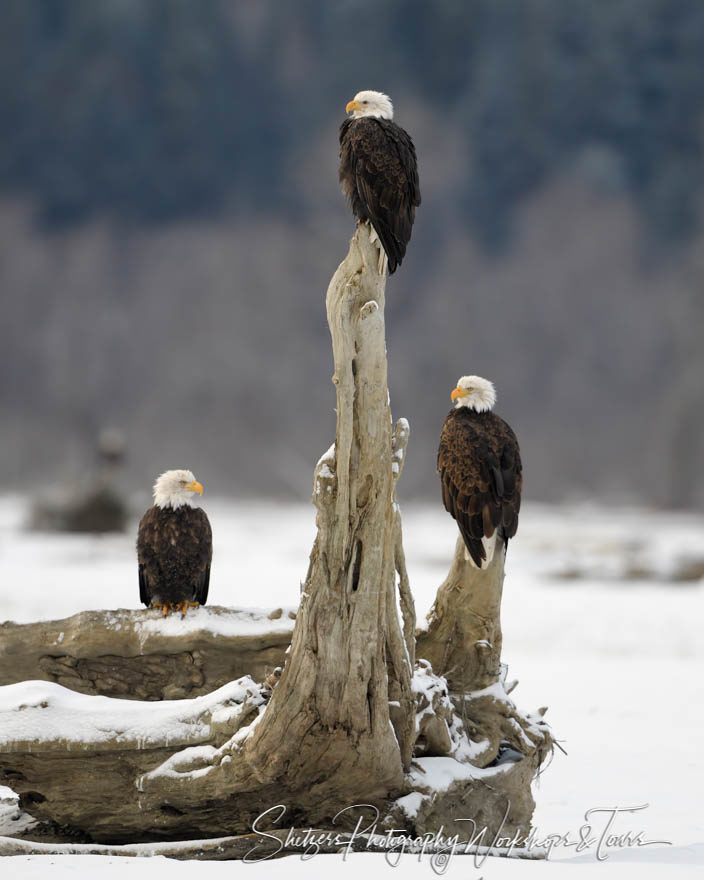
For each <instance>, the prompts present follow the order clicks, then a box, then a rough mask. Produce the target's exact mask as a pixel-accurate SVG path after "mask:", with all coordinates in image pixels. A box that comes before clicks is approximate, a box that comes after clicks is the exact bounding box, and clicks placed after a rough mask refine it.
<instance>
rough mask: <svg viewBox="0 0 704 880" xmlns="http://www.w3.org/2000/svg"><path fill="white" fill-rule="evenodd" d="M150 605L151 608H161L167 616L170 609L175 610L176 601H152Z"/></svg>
mask: <svg viewBox="0 0 704 880" xmlns="http://www.w3.org/2000/svg"><path fill="white" fill-rule="evenodd" d="M149 607H150V608H161V609H162V611H163V612H164V617H166V616H167V615H168V613H169V611H173V610H174V603H173V602H152V604H151V605H150V606H149Z"/></svg>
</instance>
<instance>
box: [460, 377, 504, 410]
mask: <svg viewBox="0 0 704 880" xmlns="http://www.w3.org/2000/svg"><path fill="white" fill-rule="evenodd" d="M450 400H454V401H456V403H455V408H456V409H459V407H461V406H468V407H469V408H470V409H473V410H476V411H477V412H486V411H487V410H490V409H492V407H493V406H494V404H495V403H496V390H495V389H494V386H493V385H492V384H491V382H490V381H489V380H488V379H482V377H481V376H462V378H461V379H458V381H457V387H456V388H455V389H454V391H453V392H452V394H451V395H450Z"/></svg>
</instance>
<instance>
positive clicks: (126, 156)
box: [0, 0, 704, 506]
mask: <svg viewBox="0 0 704 880" xmlns="http://www.w3.org/2000/svg"><path fill="white" fill-rule="evenodd" d="M703 84H704V3H702V2H700V0H569V2H565V0H434V2H432V3H431V2H421V0H388V2H379V0H339V2H334V3H329V2H326V0H301V2H295V3H281V2H279V0H256V2H253V0H252V2H244V0H243V2H237V0H231V2H228V0H203V2H194V0H99V2H96V0H3V3H2V5H1V6H0V124H1V125H2V138H1V139H0V296H1V297H2V316H3V331H4V332H3V334H2V335H3V339H2V345H1V346H0V394H1V405H2V419H1V431H2V452H3V454H2V457H0V485H2V486H3V487H5V488H20V489H22V488H31V487H35V486H37V485H38V484H39V483H40V482H60V481H62V480H63V479H67V478H71V477H76V476H77V475H79V474H80V473H81V472H82V471H84V470H85V469H87V468H90V467H91V466H92V463H93V455H94V447H95V440H96V436H97V434H98V432H99V431H100V429H101V428H103V427H105V426H107V425H113V426H117V427H119V428H121V429H122V430H124V432H125V435H126V439H127V449H128V461H127V465H128V468H127V472H126V474H127V477H128V482H129V484H130V485H132V486H141V487H145V486H149V485H150V484H151V482H152V481H153V478H154V477H155V476H156V474H157V473H159V472H160V471H162V470H164V469H166V468H169V467H189V468H192V469H193V470H194V471H195V472H196V474H197V475H198V478H199V479H200V480H201V481H202V482H203V483H205V485H206V487H207V489H208V492H209V494H236V495H240V496H246V495H254V494H255V493H263V494H266V495H271V496H279V497H284V498H291V499H293V498H296V499H299V500H302V499H303V498H305V497H306V496H307V494H308V493H309V492H310V489H311V485H312V469H313V466H314V464H315V461H316V460H317V458H318V456H319V455H320V454H321V453H322V452H323V450H324V449H325V448H326V447H327V446H328V445H329V443H330V442H331V441H332V439H333V436H334V411H333V409H334V392H333V387H332V385H331V383H330V375H331V371H332V357H331V352H330V342H329V336H328V330H327V324H326V320H325V308H324V296H325V291H326V287H327V284H328V281H329V279H330V276H331V275H332V273H333V271H334V270H335V268H336V266H337V264H338V263H339V262H340V261H341V260H342V258H343V257H344V255H345V253H346V251H347V245H348V239H349V237H350V236H351V235H352V233H353V231H354V221H353V219H352V217H351V214H350V211H349V209H348V207H347V206H346V205H345V202H344V199H343V196H342V194H341V192H340V189H339V185H338V182H337V161H338V142H337V129H338V126H339V124H340V122H341V121H342V119H343V118H344V107H345V104H346V102H347V101H348V100H350V99H351V98H352V97H353V95H354V94H355V92H357V91H358V90H360V89H365V88H373V89H379V90H382V91H386V92H388V93H389V94H390V95H391V97H392V99H393V101H394V104H395V107H396V120H397V121H398V122H399V124H400V125H402V126H403V127H405V128H407V129H408V131H409V132H410V133H411V134H412V136H413V138H414V140H415V143H416V147H417V151H418V156H419V164H420V174H421V189H422V194H423V204H422V206H421V208H420V210H419V213H418V217H417V221H416V226H415V229H414V234H413V239H412V241H411V244H410V247H409V252H408V256H407V259H406V261H405V262H404V264H403V266H402V267H401V269H400V270H399V271H398V272H397V273H396V275H394V276H393V277H392V278H391V279H390V281H389V284H388V287H387V332H388V347H389V364H390V387H391V395H392V406H393V410H394V415H395V417H399V416H406V417H407V418H409V420H410V423H411V441H410V445H409V458H408V466H407V467H406V469H405V471H404V477H403V480H402V486H401V496H402V497H405V498H414V497H421V496H425V497H433V498H435V497H437V496H438V486H437V476H436V474H435V453H436V448H437V439H438V435H439V430H440V426H441V424H442V420H443V418H444V416H445V414H446V412H447V411H448V409H449V406H450V399H449V395H450V390H451V389H452V387H453V386H454V383H455V381H456V379H457V378H458V376H460V375H462V374H464V373H479V374H481V375H484V376H487V377H489V378H491V379H492V380H493V381H494V382H495V383H496V385H497V388H498V395H499V402H498V406H497V411H498V412H499V413H500V414H501V415H503V416H504V417H505V418H506V419H507V420H508V421H509V422H510V423H511V424H512V425H513V426H514V428H515V429H516V432H517V434H518V436H519V439H520V442H521V447H522V451H523V457H524V463H525V475H526V479H525V487H526V494H527V495H528V496H529V497H530V498H532V499H546V500H562V499H565V498H571V499H574V498H575V497H584V496H590V497H601V498H605V499H613V500H614V501H637V502H643V503H650V504H660V505H670V506H697V505H701V504H702V503H703V502H704V472H703V471H702V468H701V466H700V464H701V462H702V461H703V460H704V439H703V438H704V345H702V336H703V331H704V297H703V295H702V294H703V293H704V290H703V288H704V210H703V209H704V202H703V198H702V197H703V194H704V193H703V187H702V183H703V182H704V173H703V172H704V144H703V142H702V136H703V134H704V85H703Z"/></svg>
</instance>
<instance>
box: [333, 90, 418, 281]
mask: <svg viewBox="0 0 704 880" xmlns="http://www.w3.org/2000/svg"><path fill="white" fill-rule="evenodd" d="M346 109H347V112H348V113H352V116H351V117H350V118H349V119H345V121H344V122H343V123H342V125H341V126H340V183H341V184H342V188H343V191H344V193H345V195H346V196H347V198H348V199H349V200H350V203H351V205H352V212H353V214H354V216H355V217H356V218H357V220H358V221H359V222H361V223H363V222H365V221H368V222H369V223H371V225H372V227H373V229H374V232H376V235H377V238H378V239H379V242H380V243H381V248H382V253H381V254H380V259H379V274H380V275H382V274H383V273H384V271H385V269H386V263H387V262H388V267H389V274H390V275H393V273H394V272H395V271H396V268H397V267H398V266H400V265H401V261H402V260H403V257H404V255H405V253H406V246H407V245H408V242H409V241H410V238H411V231H412V229H413V220H414V219H415V214H416V208H417V207H418V206H419V205H420V185H419V183H418V165H417V161H416V150H415V147H414V146H413V141H412V140H411V138H410V136H409V135H408V133H407V132H405V131H404V130H403V129H402V128H401V127H400V126H398V125H396V123H395V122H393V121H392V120H393V115H394V108H393V104H392V103H391V100H390V98H389V97H388V96H387V95H384V94H382V93H381V92H372V91H364V92H358V93H357V94H356V95H355V96H354V99H353V100H352V101H350V102H349V104H348V105H347V108H346Z"/></svg>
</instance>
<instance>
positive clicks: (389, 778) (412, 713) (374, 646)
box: [0, 225, 550, 852]
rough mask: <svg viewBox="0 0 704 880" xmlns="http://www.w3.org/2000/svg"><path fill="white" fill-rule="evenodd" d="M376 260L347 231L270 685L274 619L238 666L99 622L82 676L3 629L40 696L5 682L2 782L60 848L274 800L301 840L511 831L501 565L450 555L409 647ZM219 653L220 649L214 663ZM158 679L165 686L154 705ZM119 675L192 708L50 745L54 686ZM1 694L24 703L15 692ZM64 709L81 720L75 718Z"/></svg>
mask: <svg viewBox="0 0 704 880" xmlns="http://www.w3.org/2000/svg"><path fill="white" fill-rule="evenodd" d="M377 266H378V252H377V246H376V245H375V244H374V242H373V241H371V240H370V237H369V229H368V227H367V226H366V225H361V226H359V227H358V229H357V232H356V234H355V236H354V238H353V239H352V242H351V245H350V250H349V253H348V255H347V257H346V259H345V260H344V261H343V263H342V264H341V265H340V266H339V268H338V269H337V271H336V273H335V275H334V276H333V279H332V280H331V282H330V286H329V288H328V293H327V314H328V322H329V325H330V331H331V335H332V342H333V356H334V365H335V370H334V375H333V383H334V384H335V388H336V394H337V428H336V436H335V443H334V445H333V446H332V447H331V448H330V449H329V450H328V452H326V453H325V454H324V455H323V456H322V457H321V459H320V461H319V462H318V464H317V466H316V468H315V474H314V487H313V502H314V504H315V506H316V509H317V527H318V532H317V537H316V539H315V543H314V546H313V549H312V552H311V557H310V565H309V569H308V574H307V577H306V581H305V584H304V586H303V590H302V593H301V600H300V607H299V610H298V614H297V617H296V620H295V624H294V627H293V633H292V638H291V644H290V649H289V652H288V654H287V658H286V661H285V665H284V668H283V671H282V672H281V673H280V674H279V673H278V672H277V673H276V674H274V675H268V676H267V678H266V681H264V682H263V683H262V678H263V677H264V673H265V672H267V671H268V670H269V667H270V665H272V666H273V665H274V664H277V665H278V660H279V658H280V657H281V653H280V652H281V650H282V647H283V641H278V639H279V638H282V639H283V640H285V641H287V640H288V633H287V632H285V631H284V630H285V626H286V625H288V624H287V623H286V621H280V620H279V622H278V623H277V620H276V619H275V620H273V621H271V623H272V627H271V629H272V630H273V629H278V631H277V632H276V633H274V632H268V633H264V636H266V640H265V641H260V642H259V643H258V644H257V645H256V646H255V645H253V644H251V643H250V645H249V648H247V646H244V645H243V646H242V651H243V652H244V653H242V655H241V657H240V658H239V659H235V657H234V654H235V653H236V652H235V651H234V650H233V657H232V660H231V663H230V664H229V665H228V662H227V660H226V654H227V651H228V644H232V640H231V639H230V641H229V642H228V639H227V638H226V637H223V639H224V641H223V642H222V643H220V644H219V645H218V644H217V638H214V639H211V641H212V642H213V644H208V645H206V644H205V643H204V642H203V641H202V640H201V642H199V643H198V646H197V647H196V646H195V645H194V644H191V645H190V646H189V644H188V640H187V639H186V640H185V641H184V640H180V641H179V640H173V639H171V644H169V642H170V639H169V637H168V636H167V635H163V638H160V637H159V635H158V632H156V631H158V630H159V629H160V624H159V622H158V621H157V622H156V623H155V626H154V629H155V632H154V633H153V635H152V638H153V639H154V641H152V642H151V643H150V651H149V653H147V654H146V659H145V653H144V648H145V645H146V644H147V643H146V642H144V640H142V641H141V642H140V645H139V647H140V650H139V651H136V650H135V630H136V629H138V627H137V626H136V623H137V622H136V621H134V620H132V619H130V617H129V615H130V614H135V615H136V614H138V612H132V613H129V612H120V613H122V614H126V615H128V616H127V617H126V618H124V619H123V621H122V622H123V624H124V626H123V628H122V629H114V628H111V626H110V624H109V621H108V620H107V617H106V625H105V626H104V627H103V635H104V636H105V645H104V647H100V646H99V645H96V648H95V651H94V652H93V654H92V656H91V662H90V663H88V664H85V663H83V664H81V663H80V662H79V661H80V659H81V658H80V657H79V656H78V653H77V652H78V650H79V649H78V648H77V647H76V645H73V646H72V650H67V649H66V645H65V644H64V646H63V649H60V650H57V644H56V643H57V641H58V640H59V635H60V633H59V632H57V631H56V630H57V628H58V627H59V626H61V624H62V623H65V622H61V623H59V624H51V625H49V624H47V625H42V626H44V627H45V632H46V633H49V634H50V635H49V637H48V639H47V641H46V642H44V643H43V644H30V642H32V639H25V644H24V646H21V644H20V643H21V641H22V636H21V633H20V631H19V630H20V629H22V628H19V629H18V630H15V629H13V627H14V626H15V625H9V626H8V625H6V627H7V628H6V629H5V630H4V631H3V630H0V649H2V647H3V642H2V639H5V645H7V644H8V643H9V641H8V640H10V641H12V644H13V645H14V649H13V650H14V656H15V658H18V657H20V656H24V657H25V658H33V659H31V663H30V659H28V660H27V664H26V665H25V667H23V668H28V665H31V664H32V663H34V664H35V666H37V667H38V668H39V669H40V670H41V672H42V675H41V676H39V677H41V678H43V679H44V680H45V681H47V684H46V685H41V684H39V683H37V684H36V685H34V686H33V687H35V688H40V690H35V691H34V692H33V693H34V694H35V696H34V698H33V700H31V701H29V702H28V703H27V702H26V701H25V703H23V704H22V705H15V704H14V703H13V702H12V701H13V694H14V693H15V691H12V692H10V688H7V689H6V691H7V693H9V697H8V699H9V708H8V709H7V712H6V716H5V719H6V721H7V725H6V731H8V732H7V733H6V735H5V736H4V737H3V735H2V731H0V784H6V785H9V786H10V787H11V788H13V789H14V790H15V791H16V792H18V793H19V794H20V796H21V806H22V807H23V808H24V809H25V810H27V811H28V812H30V813H31V814H32V815H33V816H35V817H37V818H38V819H39V820H42V821H43V822H45V823H51V829H52V831H51V833H52V834H53V835H55V836H57V837H58V839H61V837H62V835H66V838H67V839H69V840H70V839H74V840H75V839H84V840H88V841H96V842H103V843H109V844H118V843H135V842H141V841H150V840H152V841H154V840H159V841H169V840H189V839H190V840H193V839H199V838H202V837H215V836H230V837H231V836H232V835H241V834H246V833H247V832H249V831H250V830H251V828H252V825H253V823H254V822H255V820H256V819H257V817H258V816H260V814H262V813H263V812H264V811H266V810H268V809H269V808H271V807H272V806H274V805H276V804H284V805H286V807H287V816H286V820H285V824H286V825H296V826H298V827H309V826H311V827H316V826H317V827H323V828H325V827H330V826H331V823H332V822H333V819H334V817H335V816H336V814H338V812H339V811H340V810H343V809H344V808H345V807H349V806H351V805H353V804H358V803H364V804H368V805H372V806H373V807H375V808H376V809H378V810H379V813H380V816H381V817H382V820H381V821H388V822H391V823H393V827H396V828H406V829H408V831H409V832H410V833H413V834H424V833H429V832H432V831H435V830H437V829H438V828H439V827H440V826H441V825H445V827H450V826H451V825H452V823H453V821H454V819H455V818H473V817H474V818H477V819H478V821H479V822H480V823H484V824H485V825H486V826H487V828H488V829H489V834H493V833H494V832H495V831H498V830H499V829H502V833H503V834H506V835H511V834H513V833H514V832H516V831H518V832H521V833H527V832H528V830H529V826H530V818H531V814H532V810H533V800H532V796H531V791H530V784H531V779H532V778H533V776H534V774H535V772H536V771H537V769H538V767H539V765H540V761H541V760H542V757H543V756H544V755H545V754H546V752H547V751H548V749H549V747H550V736H549V732H548V730H547V727H546V726H545V724H544V723H543V722H542V717H541V716H540V717H539V716H536V717H530V716H523V715H522V714H521V713H520V712H519V711H518V710H517V709H516V707H515V706H514V705H513V703H512V701H511V700H510V698H509V697H508V695H507V693H506V690H505V688H504V686H503V685H504V682H503V677H502V675H501V666H500V650H501V632H500V620H499V608H500V601H501V585H502V582H503V554H497V557H496V558H497V562H496V566H495V568H494V569H493V570H492V569H490V570H489V571H487V572H483V573H477V572H476V570H475V571H474V572H471V571H469V569H468V568H467V567H466V566H463V564H462V560H461V559H460V550H459V545H458V551H457V553H456V555H455V561H454V562H453V567H452V569H451V572H450V575H449V576H448V580H447V581H446V583H445V584H444V585H443V587H442V588H441V590H440V591H439V594H438V599H437V602H436V605H435V610H434V615H433V618H432V619H431V622H430V626H429V629H428V630H427V631H425V632H421V633H419V634H418V641H417V643H416V638H415V635H416V634H415V613H414V610H413V599H412V595H411V591H410V586H409V579H408V574H407V571H406V566H405V560H404V555H403V543H402V529H401V517H400V511H399V508H398V504H397V501H396V494H395V490H396V481H397V480H398V478H399V476H400V474H401V472H402V468H403V462H404V460H405V451H406V444H407V442H408V435H409V430H408V424H407V423H406V422H405V420H403V419H401V420H399V421H398V422H397V423H396V425H393V423H392V419H391V412H390V407H389V394H388V388H387V364H386V345H385V330H384V295H385V284H386V278H385V276H383V275H380V274H379V272H378V269H377ZM499 557H501V558H500V559H499ZM499 569H500V570H499ZM203 612H204V609H201V610H200V612H199V613H203ZM221 613H222V614H224V613H225V612H224V611H221ZM97 614H100V613H97ZM102 614H104V615H107V616H109V615H115V614H116V612H102ZM142 614H144V612H142ZM282 615H283V612H282ZM282 615H279V618H280V617H281V616H282ZM167 624H168V621H166V622H164V625H165V626H166V625H167ZM274 624H276V626H273V625H274ZM101 625H102V624H101V623H100V621H99V619H98V618H83V619H82V622H81V623H80V627H81V631H82V630H83V628H84V627H85V629H86V631H88V629H90V630H93V629H96V631H98V630H100V627H101ZM30 626H35V627H38V626H40V625H30ZM52 627H53V629H52ZM108 630H110V632H108ZM24 631H25V633H27V635H28V636H29V635H30V631H29V629H27V628H24ZM41 631H42V630H41V628H40V629H36V630H35V631H34V632H35V633H39V632H41ZM66 631H67V628H66V629H64V630H63V632H64V634H65V633H66ZM120 633H121V634H122V635H120ZM274 635H276V639H274ZM202 638H203V637H201V639H202ZM260 638H262V637H260ZM65 640H66V635H64V642H65ZM121 640H122V641H121ZM194 641H195V636H194ZM206 641H207V638H206ZM222 647H224V648H225V654H222V652H221V651H220V653H218V651H219V649H220V648H222ZM247 650H248V651H249V656H247V657H245V656H244V654H246V653H247ZM101 651H102V652H103V653H99V652H101ZM184 654H190V655H191V656H192V658H193V662H192V663H191V662H190V661H189V660H188V659H184ZM216 655H217V656H218V658H219V659H217V660H216V659H214V658H215V657H216ZM416 656H417V657H418V658H420V659H419V660H418V661H417V662H416V661H415V657H416ZM106 657H107V658H109V659H108V660H105V658H106ZM62 658H63V659H62ZM99 658H102V659H101V660H100V662H101V663H103V666H104V665H105V664H106V663H107V664H108V666H109V669H108V670H107V673H106V672H105V670H104V668H103V667H102V666H101V667H100V669H99V670H98V672H97V673H96V668H97V667H96V663H97V660H98V659H99ZM116 658H117V659H116ZM149 658H151V659H149ZM174 658H177V659H174ZM423 658H427V659H423ZM83 659H85V657H84V658H83ZM428 660H429V661H430V663H432V664H433V666H435V667H436V668H435V672H433V670H432V669H431V666H430V663H429V662H428ZM9 663H10V665H12V661H11V660H10V661H9ZM149 663H151V664H152V665H151V666H149ZM247 664H249V668H247V669H245V668H244V667H245V665H247ZM98 665H100V664H98ZM127 667H129V668H130V669H132V668H133V669H134V672H131V673H128V672H126V669H127ZM414 667H415V672H414ZM5 669H7V666H6V667H5ZM84 669H87V670H88V673H86V674H84V671H83V670H84ZM151 669H154V670H156V672H155V680H156V679H158V683H157V684H155V685H154V686H151V685H150V684H149V683H148V679H149V676H150V670H151ZM215 669H217V673H215V672H212V670H215ZM184 670H185V671H184ZM228 670H231V673H232V674H231V676H229V672H228ZM1 671H2V667H0V672H1ZM438 671H439V672H441V673H443V674H445V675H446V676H447V681H445V679H444V678H441V677H439V676H438V675H437V674H436V673H437V672H438ZM237 673H239V674H240V675H242V674H244V673H247V677H246V678H242V679H240V680H239V681H234V682H233V681H231V682H230V684H227V685H225V686H224V687H223V688H221V689H220V690H219V691H217V692H216V693H213V694H209V693H207V692H208V689H209V687H210V684H211V683H212V684H213V685H215V683H216V682H219V681H220V676H221V675H225V676H226V677H228V676H229V677H228V681H230V677H235V675H236V674H237ZM171 674H173V676H174V678H173V682H172V684H173V686H174V688H176V689H175V690H174V689H171V690H169V687H170V685H169V684H168V679H169V676H170V675H171ZM4 675H5V680H7V672H5V673H4ZM123 676H124V677H126V678H128V679H129V680H130V681H133V682H136V683H135V684H133V687H134V688H135V689H137V688H141V690H140V692H139V693H140V694H142V695H143V698H145V699H153V698H154V697H157V698H158V697H168V696H183V695H188V696H191V695H193V694H197V693H206V695H205V696H201V697H197V698H196V699H195V700H183V701H181V702H180V703H179V702H176V703H173V704H172V705H173V707H175V708H174V711H176V710H178V713H179V714H178V718H177V719H176V720H175V721H174V724H175V727H173V728H169V729H166V730H164V729H163V725H161V726H160V722H159V719H160V718H162V715H161V714H159V713H161V712H163V711H164V709H163V708H162V707H163V706H166V704H159V703H143V704H140V705H142V706H144V707H145V709H144V712H145V713H146V712H147V708H146V707H153V708H152V709H150V710H149V712H154V713H156V714H154V715H153V716H152V715H145V716H142V715H140V718H141V719H142V720H141V721H140V722H139V724H136V726H135V725H132V726H129V725H128V726H127V727H126V728H125V729H124V730H122V732H121V733H120V735H119V736H113V737H107V738H106V736H105V735H104V727H100V726H98V727H96V726H95V725H92V724H88V725H87V726H86V727H84V728H83V729H81V730H80V731H79V732H78V733H76V731H75V730H63V729H61V726H60V724H59V725H58V728H57V729H56V731H55V735H54V736H53V738H52V737H51V736H49V735H48V734H47V733H46V731H49V730H51V729H52V724H53V725H54V727H56V725H57V718H59V719H60V718H62V717H64V716H63V715H62V714H61V713H62V712H64V714H66V711H67V710H66V704H65V697H64V696H63V695H65V694H66V693H68V692H66V691H63V690H62V689H61V688H58V689H57V684H62V685H64V686H66V687H69V688H72V689H73V690H78V691H82V692H83V693H84V694H93V693H97V692H100V693H108V694H113V695H116V696H120V697H124V696H128V695H127V694H125V693H124V692H122V693H121V692H120V691H121V685H120V680H121V679H122V677H123ZM130 676H132V678H130ZM252 676H253V678H252ZM201 679H202V680H201ZM254 679H256V681H255V680H254ZM106 681H107V686H106ZM448 684H449V689H448ZM10 687H12V685H10ZM15 687H16V686H15ZM42 687H44V688H46V689H48V690H46V691H45V692H42V691H41V688H42ZM199 688H200V689H201V690H199ZM0 690H2V689H0ZM16 693H17V694H18V697H17V700H18V701H19V700H21V698H22V693H23V692H22V690H18V691H16ZM135 695H137V694H136V692H135V693H132V694H130V696H135ZM80 699H82V700H88V701H90V700H97V699H101V698H98V697H94V696H93V697H91V696H82V697H81V698H80ZM199 701H206V702H205V703H201V702H199ZM218 701H220V702H218ZM114 702H117V701H108V703H107V704H105V706H106V707H107V708H106V709H105V711H111V709H110V707H111V706H112V704H113V703H114ZM6 703H7V700H6ZM92 705H97V704H92ZM102 705H103V704H101V706H102ZM124 705H126V704H124ZM167 708H168V707H167ZM81 711H82V712H83V711H85V716H86V717H87V718H90V717H91V715H92V713H91V709H90V706H89V705H87V704H86V706H85V710H83V709H82V710H81ZM169 711H171V709H170V708H169ZM23 713H24V714H23ZM126 717H130V716H128V713H127V712H126ZM149 718H153V719H154V721H153V724H152V723H150V722H149ZM189 719H190V720H189ZM145 724H146V727H145V726H144V725H145ZM28 731H29V732H30V733H31V732H32V731H36V732H37V735H36V736H34V737H33V738H32V737H31V736H29V735H28V733H27V732H28ZM42 731H44V736H42V735H41V734H42ZM175 731H176V732H175ZM438 762H441V763H438ZM439 780H440V781H439ZM281 824H284V822H282V823H281ZM45 827H46V826H45ZM338 827H344V823H342V826H340V823H338ZM40 830H41V829H40ZM460 830H461V829H460ZM38 833H39V832H38ZM236 849H237V847H234V848H233V849H232V852H234V850H236Z"/></svg>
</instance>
